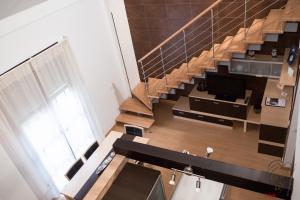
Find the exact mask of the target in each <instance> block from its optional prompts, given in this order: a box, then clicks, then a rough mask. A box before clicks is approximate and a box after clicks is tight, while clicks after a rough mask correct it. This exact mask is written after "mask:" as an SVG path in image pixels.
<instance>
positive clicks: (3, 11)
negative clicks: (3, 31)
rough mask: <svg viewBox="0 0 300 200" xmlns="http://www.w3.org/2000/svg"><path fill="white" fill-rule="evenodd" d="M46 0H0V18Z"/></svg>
mask: <svg viewBox="0 0 300 200" xmlns="http://www.w3.org/2000/svg"><path fill="white" fill-rule="evenodd" d="M44 1H47V0H0V20H1V19H3V18H6V17H8V16H11V15H14V14H16V13H18V12H20V11H23V10H26V9H28V8H31V7H32V6H35V5H37V4H39V3H42V2H44Z"/></svg>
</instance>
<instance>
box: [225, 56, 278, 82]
mask: <svg viewBox="0 0 300 200" xmlns="http://www.w3.org/2000/svg"><path fill="white" fill-rule="evenodd" d="M282 64H283V56H278V57H277V58H272V56H270V55H261V54H257V55H255V57H250V56H247V57H246V58H245V59H232V62H231V65H230V67H229V71H230V73H233V74H244V75H251V76H260V77H268V78H279V77H280V75H281V67H282Z"/></svg>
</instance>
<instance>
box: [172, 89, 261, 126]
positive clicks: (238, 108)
mask: <svg viewBox="0 0 300 200" xmlns="http://www.w3.org/2000/svg"><path fill="white" fill-rule="evenodd" d="M251 95H252V91H251V90H246V93H245V98H244V99H239V98H238V99H236V100H235V101H234V102H232V101H224V100H219V99H216V96H215V95H211V94H208V92H207V91H198V90H197V88H196V87H195V88H194V89H193V90H192V92H191V93H190V95H189V97H180V99H179V100H178V101H177V102H176V104H175V106H174V107H173V115H174V116H175V117H177V118H180V119H186V120H192V121H197V122H201V123H209V124H214V125H217V126H222V127H228V128H232V127H233V122H234V121H240V122H243V123H244V132H246V130H247V123H253V124H260V114H255V113H254V112H253V106H250V105H249V103H250V98H251Z"/></svg>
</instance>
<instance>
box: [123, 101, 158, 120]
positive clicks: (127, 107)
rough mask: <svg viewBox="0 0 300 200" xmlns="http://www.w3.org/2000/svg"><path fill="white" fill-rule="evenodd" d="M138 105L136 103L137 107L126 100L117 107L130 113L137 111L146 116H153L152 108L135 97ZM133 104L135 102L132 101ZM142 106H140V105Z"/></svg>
mask: <svg viewBox="0 0 300 200" xmlns="http://www.w3.org/2000/svg"><path fill="white" fill-rule="evenodd" d="M135 100H136V101H137V102H138V104H139V105H137V106H136V107H137V109H136V108H134V107H132V106H130V105H128V104H126V101H127V100H126V101H125V102H124V103H122V104H121V105H120V107H119V109H120V110H121V111H124V112H132V113H137V114H142V115H147V116H152V117H153V116H154V114H153V112H152V110H150V109H149V108H148V107H147V106H146V105H144V103H142V102H140V101H139V100H138V99H135ZM133 104H135V103H133ZM142 106H143V107H144V108H141V107H142Z"/></svg>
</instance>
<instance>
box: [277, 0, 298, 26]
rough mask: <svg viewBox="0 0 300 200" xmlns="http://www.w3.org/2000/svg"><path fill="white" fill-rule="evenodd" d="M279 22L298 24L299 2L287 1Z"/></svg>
mask: <svg viewBox="0 0 300 200" xmlns="http://www.w3.org/2000/svg"><path fill="white" fill-rule="evenodd" d="M281 21H285V22H300V2H299V0H289V1H288V2H287V4H286V6H285V9H284V12H283V14H282V17H281Z"/></svg>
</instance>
